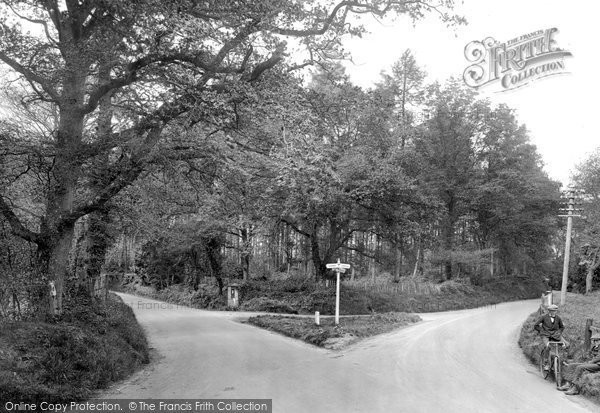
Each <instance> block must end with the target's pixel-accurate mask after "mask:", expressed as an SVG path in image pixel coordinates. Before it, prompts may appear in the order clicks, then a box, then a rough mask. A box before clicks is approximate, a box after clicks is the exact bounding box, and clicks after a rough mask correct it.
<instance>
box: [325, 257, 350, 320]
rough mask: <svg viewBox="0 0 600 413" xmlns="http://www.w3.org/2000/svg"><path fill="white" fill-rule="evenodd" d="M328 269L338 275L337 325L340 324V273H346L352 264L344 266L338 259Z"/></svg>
mask: <svg viewBox="0 0 600 413" xmlns="http://www.w3.org/2000/svg"><path fill="white" fill-rule="evenodd" d="M326 267H327V268H329V269H330V270H333V271H335V273H336V275H337V277H336V283H335V324H336V325H337V324H339V323H340V273H341V272H346V270H347V269H348V268H350V264H342V263H340V259H339V258H338V260H337V263H335V264H327V265H326Z"/></svg>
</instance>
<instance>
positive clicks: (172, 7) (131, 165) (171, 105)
mask: <svg viewBox="0 0 600 413" xmlns="http://www.w3.org/2000/svg"><path fill="white" fill-rule="evenodd" d="M443 4H444V5H446V6H451V1H445V2H443ZM1 9H2V16H4V17H3V18H2V20H1V22H0V31H1V33H0V34H1V36H2V37H1V39H0V61H1V62H3V63H4V64H5V65H6V66H8V67H9V68H10V69H11V70H12V72H13V73H14V75H15V76H18V77H19V78H20V79H23V80H24V82H26V84H28V85H29V90H28V95H27V98H28V100H29V101H30V102H31V104H37V105H40V106H43V105H44V104H46V103H47V104H51V105H55V106H56V108H57V122H56V124H55V125H54V133H53V139H52V141H51V142H50V144H49V147H50V148H51V154H50V158H51V165H52V167H51V174H50V182H49V184H48V188H47V193H46V197H45V198H46V199H45V212H44V215H43V217H42V219H41V221H40V223H39V230H37V229H35V228H34V227H29V226H27V225H26V224H25V223H24V222H23V221H22V220H21V219H20V217H19V215H18V214H17V213H15V211H14V210H13V209H12V208H11V205H10V203H9V202H7V200H6V199H5V198H4V196H2V197H0V212H1V213H2V214H3V215H4V217H5V218H6V219H7V221H8V222H9V223H10V225H11V228H12V231H13V233H14V234H16V235H17V236H19V237H21V238H23V239H25V240H27V241H29V242H33V243H35V244H36V245H37V248H38V256H39V267H40V269H41V273H42V274H43V276H44V278H45V279H46V280H48V281H52V282H54V284H55V286H56V292H57V295H56V305H57V307H56V311H57V312H58V313H60V312H61V308H62V301H63V295H64V290H65V282H66V274H67V271H68V268H67V263H68V255H69V251H70V249H71V245H72V239H73V234H74V227H75V222H76V221H77V220H78V219H79V218H81V217H83V216H85V215H87V214H89V213H91V212H94V211H97V210H99V209H101V208H103V207H104V205H106V204H107V202H108V201H109V200H110V199H111V198H112V197H114V196H115V195H116V194H118V193H119V192H120V191H121V190H122V189H123V188H126V187H127V186H128V185H130V184H131V183H132V182H133V181H134V180H135V179H136V178H137V177H138V176H139V175H140V173H141V172H142V171H143V170H144V168H145V166H146V164H147V163H148V161H149V160H150V158H151V157H152V156H153V155H154V153H153V149H154V148H155V146H156V144H157V142H158V141H159V140H160V139H161V137H162V136H163V133H164V132H165V131H166V130H168V129H169V127H170V126H171V125H172V124H173V123H175V122H177V121H182V122H190V123H195V122H200V121H201V122H204V123H206V124H208V125H213V127H214V128H215V129H223V128H226V127H232V124H234V123H235V102H236V101H237V100H238V99H240V95H239V94H240V93H243V91H244V90H245V89H246V88H248V87H252V85H253V84H256V83H258V82H260V80H261V77H262V75H263V74H264V73H265V72H267V71H269V70H270V69H272V68H274V67H275V66H277V65H280V64H282V62H283V61H284V60H285V53H286V43H285V41H284V40H283V37H295V38H300V39H302V44H304V45H305V46H306V47H307V50H308V54H307V55H308V56H309V59H310V60H319V59H322V58H324V57H327V56H329V55H331V52H332V49H339V47H338V42H337V39H338V38H339V37H340V36H341V35H342V34H344V33H346V32H348V31H350V32H352V33H359V32H360V28H355V27H349V26H348V24H347V22H346V17H347V15H348V13H350V12H370V13H374V14H378V15H383V14H385V13H388V12H391V13H394V12H396V13H406V14H409V15H410V16H412V17H413V18H415V19H416V18H419V17H421V16H422V15H423V14H424V13H425V12H426V11H427V10H430V9H435V10H438V11H439V9H438V8H436V7H435V6H432V5H429V4H427V3H425V2H405V1H373V2H368V3H359V2H353V1H342V2H340V3H337V4H336V3H334V4H332V5H330V7H326V5H323V4H322V3H321V2H314V3H308V4H304V3H302V4H301V3H295V2H287V1H282V0H273V1H264V2H249V3H248V2H237V1H231V2H222V1H206V2H197V1H193V0H192V1H188V0H180V1H171V2H163V1H157V0H145V1H140V2H136V3H130V2H112V1H88V0H81V1H78V0H67V1H65V2H58V1H56V0H44V1H41V2H40V1H34V0H28V1H17V0H4V1H3V2H2V5H1ZM445 17H446V18H448V16H445ZM15 20H20V21H21V22H23V23H24V24H26V25H27V26H28V27H31V25H34V27H35V28H36V29H37V30H34V31H33V32H32V34H29V33H28V32H27V31H26V28H25V27H24V26H21V25H20V24H18V23H15ZM335 51H339V50H334V52H335ZM309 63H310V62H309V61H306V62H300V63H299V65H300V66H302V65H306V64H309ZM290 66H293V64H291V65H290ZM290 66H288V68H289V69H292V68H293V67H290ZM103 70H108V71H109V73H110V79H109V80H108V81H106V80H105V79H103V78H102V76H100V75H99V74H100V73H101V72H102V71H103ZM107 95H112V98H113V104H114V105H117V106H119V107H120V110H121V114H120V120H121V121H120V122H118V123H116V122H115V124H113V127H112V129H111V131H110V132H108V133H102V131H101V130H97V131H93V130H90V129H88V128H87V126H88V125H89V124H90V122H91V121H92V119H94V117H96V116H97V115H98V112H97V111H98V106H99V104H100V101H101V100H102V99H103V98H104V97H105V96H107ZM242 96H243V94H242ZM103 157H108V159H109V160H110V162H109V163H108V165H106V166H105V167H104V168H103V170H102V171H98V170H96V168H94V167H91V165H93V164H94V160H96V159H98V158H103ZM89 173H101V174H103V175H104V176H105V179H103V180H102V184H101V185H99V186H96V187H91V186H89V185H86V183H87V182H89V179H88V176H87V175H88V174H89ZM45 295H46V296H48V292H46V294H45Z"/></svg>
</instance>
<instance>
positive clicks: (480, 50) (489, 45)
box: [463, 28, 572, 91]
mask: <svg viewBox="0 0 600 413" xmlns="http://www.w3.org/2000/svg"><path fill="white" fill-rule="evenodd" d="M556 32H558V29H556V28H551V29H546V30H538V31H536V32H533V33H529V34H524V35H522V36H519V37H515V38H514V39H512V40H509V41H507V42H503V43H501V42H498V41H496V40H494V38H492V37H487V38H485V39H484V40H482V41H478V40H476V41H472V42H471V43H469V44H467V46H465V57H466V59H467V60H468V61H469V62H470V63H471V65H470V66H468V67H467V68H466V69H465V71H464V73H463V79H464V81H465V83H466V84H467V85H468V86H470V87H472V88H475V89H478V88H480V87H483V86H489V85H493V84H499V85H500V87H501V91H508V90H512V89H517V88H519V87H522V86H525V85H526V84H528V83H529V82H531V81H535V80H539V79H542V78H544V77H548V76H553V75H559V74H564V73H566V69H565V61H564V59H565V57H569V56H572V54H571V52H569V51H566V50H563V49H561V48H559V47H557V45H556V41H555V40H554V34H555V33H556Z"/></svg>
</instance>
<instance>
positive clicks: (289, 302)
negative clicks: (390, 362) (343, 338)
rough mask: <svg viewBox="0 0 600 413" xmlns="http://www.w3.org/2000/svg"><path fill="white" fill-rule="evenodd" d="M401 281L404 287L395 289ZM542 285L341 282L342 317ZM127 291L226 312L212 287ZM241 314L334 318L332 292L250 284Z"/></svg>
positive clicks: (475, 299)
mask: <svg viewBox="0 0 600 413" xmlns="http://www.w3.org/2000/svg"><path fill="white" fill-rule="evenodd" d="M403 283H405V284H406V287H407V288H399V287H400V286H403V285H404V284H403ZM543 289H544V288H543V286H542V285H541V284H539V283H537V282H535V281H531V280H523V279H519V278H497V279H493V280H488V281H485V282H483V283H482V285H481V286H474V285H471V284H469V283H466V282H457V281H449V282H445V283H442V284H431V283H424V282H417V281H402V282H401V283H388V284H374V285H369V284H364V285H348V284H343V285H342V288H341V299H340V313H341V314H343V315H358V314H373V313H388V312H405V313H414V312H432V311H446V310H460V309H466V308H475V307H481V306H485V305H490V304H496V303H500V302H505V301H513V300H519V299H527V298H534V297H539V296H540V294H541V292H542V291H543ZM122 290H123V291H125V292H130V293H133V294H139V295H144V296H147V297H150V298H156V299H159V300H162V301H166V302H170V303H173V304H178V305H186V306H189V307H193V308H204V309H219V310H223V309H226V308H227V303H226V298H225V297H224V295H222V296H219V295H218V290H217V288H216V287H214V286H212V285H201V287H200V288H199V289H198V291H193V290H191V291H190V290H188V289H186V288H185V287H184V286H181V285H176V286H172V287H169V288H165V289H163V290H161V291H155V290H154V289H153V288H151V287H139V286H135V287H134V286H125V287H124V288H123V289H122ZM240 294H241V295H240V303H241V304H240V310H243V311H266V312H274V313H288V314H314V312H315V311H319V312H320V313H321V314H324V315H325V314H333V313H334V310H335V308H334V306H335V288H334V287H333V286H330V287H325V286H323V285H321V284H315V283H314V282H313V281H312V280H310V279H306V278H290V279H287V280H279V281H257V280H251V281H246V282H243V283H241V292H240Z"/></svg>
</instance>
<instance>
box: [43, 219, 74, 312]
mask: <svg viewBox="0 0 600 413" xmlns="http://www.w3.org/2000/svg"><path fill="white" fill-rule="evenodd" d="M74 232H75V229H74V225H69V226H66V227H63V228H62V232H61V233H59V234H57V235H56V236H55V237H52V238H51V239H50V240H47V241H45V242H42V243H41V244H40V245H39V246H38V265H39V268H40V271H41V274H42V279H45V280H46V281H47V282H48V287H47V288H44V289H43V290H42V291H40V292H39V294H38V298H39V300H40V301H39V303H38V317H40V318H41V317H42V316H43V315H44V314H49V315H50V316H59V315H61V314H62V310H63V302H64V299H65V287H66V280H67V278H68V277H67V275H68V271H69V253H70V252H71V243H72V240H73V236H74ZM50 285H53V287H54V288H50Z"/></svg>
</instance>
